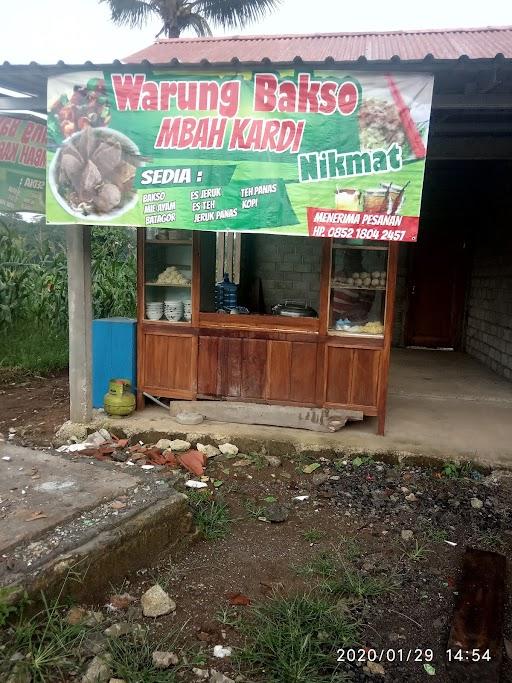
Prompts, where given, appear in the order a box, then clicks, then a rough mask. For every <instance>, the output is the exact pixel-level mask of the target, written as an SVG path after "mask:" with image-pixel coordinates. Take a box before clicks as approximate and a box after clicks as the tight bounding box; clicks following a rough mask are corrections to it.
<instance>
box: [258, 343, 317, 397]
mask: <svg viewBox="0 0 512 683" xmlns="http://www.w3.org/2000/svg"><path fill="white" fill-rule="evenodd" d="M268 347H269V351H268V363H267V366H268V367H267V395H266V398H267V399H269V400H272V401H282V402H283V403H301V404H315V403H316V380H317V352H318V344H316V343H314V342H289V341H270V342H268Z"/></svg>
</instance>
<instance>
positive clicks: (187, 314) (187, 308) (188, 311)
mask: <svg viewBox="0 0 512 683" xmlns="http://www.w3.org/2000/svg"><path fill="white" fill-rule="evenodd" d="M183 317H184V318H185V320H186V321H187V322H188V323H189V322H190V321H191V320H192V302H191V300H190V299H185V301H184V302H183Z"/></svg>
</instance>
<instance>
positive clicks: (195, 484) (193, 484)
mask: <svg viewBox="0 0 512 683" xmlns="http://www.w3.org/2000/svg"><path fill="white" fill-rule="evenodd" d="M185 486H186V487H187V488H188V489H207V488H208V484H206V483H205V482H204V481H196V480H195V479H189V480H188V481H186V482H185Z"/></svg>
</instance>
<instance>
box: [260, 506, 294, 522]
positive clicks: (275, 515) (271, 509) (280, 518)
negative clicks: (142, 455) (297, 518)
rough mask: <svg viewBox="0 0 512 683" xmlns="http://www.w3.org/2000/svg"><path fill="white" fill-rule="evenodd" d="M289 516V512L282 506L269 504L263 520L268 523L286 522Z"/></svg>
mask: <svg viewBox="0 0 512 683" xmlns="http://www.w3.org/2000/svg"><path fill="white" fill-rule="evenodd" d="M289 515H290V511H289V510H288V508H287V507H285V506H284V505H279V503H271V504H270V505H269V506H268V507H267V509H266V510H265V518H266V519H268V521H269V522H275V523H279V522H286V520H287V519H288V517H289Z"/></svg>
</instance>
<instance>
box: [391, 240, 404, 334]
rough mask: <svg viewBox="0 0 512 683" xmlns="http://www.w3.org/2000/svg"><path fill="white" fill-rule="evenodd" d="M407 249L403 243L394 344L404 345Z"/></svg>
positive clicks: (399, 268) (397, 289) (399, 260)
mask: <svg viewBox="0 0 512 683" xmlns="http://www.w3.org/2000/svg"><path fill="white" fill-rule="evenodd" d="M407 249H408V245H407V244H401V245H400V248H399V252H398V271H397V278H396V294H395V318H394V321H393V342H392V344H393V346H404V344H405V321H406V315H407Z"/></svg>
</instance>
